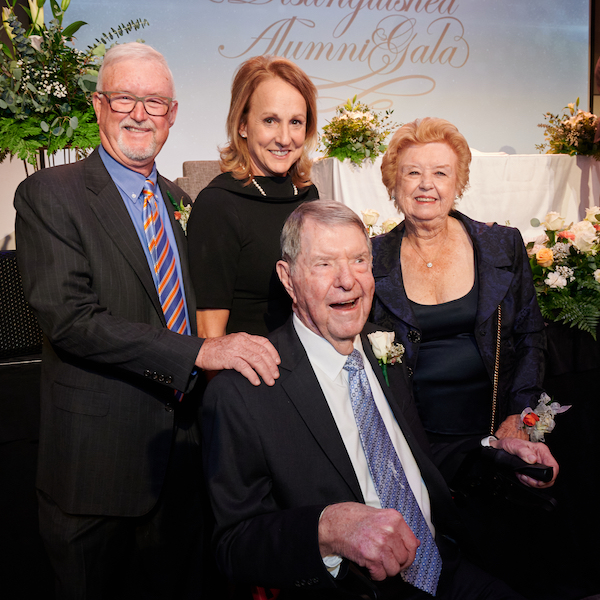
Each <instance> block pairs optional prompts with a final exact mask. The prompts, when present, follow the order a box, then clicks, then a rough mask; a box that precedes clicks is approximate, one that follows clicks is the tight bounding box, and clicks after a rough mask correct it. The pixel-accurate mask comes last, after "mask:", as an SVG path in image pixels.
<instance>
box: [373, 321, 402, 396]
mask: <svg viewBox="0 0 600 600" xmlns="http://www.w3.org/2000/svg"><path fill="white" fill-rule="evenodd" d="M367 337H368V338H369V342H371V348H373V354H374V355H375V358H376V359H377V362H378V363H379V365H380V366H381V371H382V372H383V377H384V378H385V382H386V383H387V384H388V387H389V385H390V382H389V379H388V374H387V366H388V365H395V364H396V363H401V362H402V357H403V356H404V346H403V345H402V344H398V343H394V338H395V337H396V334H395V333H394V332H393V331H375V332H373V333H369V334H368V335H367Z"/></svg>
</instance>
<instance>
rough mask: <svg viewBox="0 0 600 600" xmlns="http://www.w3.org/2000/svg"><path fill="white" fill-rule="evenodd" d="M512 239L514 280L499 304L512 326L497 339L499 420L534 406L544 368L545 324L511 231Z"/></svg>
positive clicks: (518, 242) (522, 254)
mask: <svg viewBox="0 0 600 600" xmlns="http://www.w3.org/2000/svg"><path fill="white" fill-rule="evenodd" d="M513 235H514V269H515V280H514V285H513V286H512V287H511V289H510V291H509V294H507V296H506V298H505V300H504V301H503V302H502V310H503V311H504V310H505V309H506V312H507V313H508V314H509V316H511V324H512V331H508V332H505V331H504V327H503V328H502V333H503V335H502V338H501V352H500V378H501V379H504V380H505V382H506V383H505V384H504V385H502V387H501V389H506V392H505V393H506V395H507V398H506V399H505V401H504V404H505V406H504V407H503V408H504V414H503V415H501V416H502V417H503V418H504V417H506V416H507V415H509V414H517V413H521V411H522V410H523V409H524V408H526V407H527V406H532V407H535V406H536V405H537V401H538V400H539V398H540V395H541V394H542V392H543V388H542V384H543V381H544V372H545V365H546V356H545V353H546V332H545V324H544V319H543V318H542V314H541V312H540V308H539V306H538V303H537V298H536V293H535V287H534V285H533V277H532V274H531V267H530V266H529V259H528V257H527V251H526V250H525V246H524V244H523V240H522V238H521V235H520V234H519V232H518V231H516V230H515V231H514V232H513ZM503 318H504V317H503ZM503 362H504V363H505V364H504V365H503Z"/></svg>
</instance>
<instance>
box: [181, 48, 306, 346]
mask: <svg viewBox="0 0 600 600" xmlns="http://www.w3.org/2000/svg"><path fill="white" fill-rule="evenodd" d="M227 133H228V136H229V142H228V144H227V145H226V146H225V147H224V148H222V150H221V169H222V170H223V171H224V172H223V173H222V174H221V175H219V176H218V177H216V178H215V179H214V180H213V181H212V182H211V183H210V184H209V185H208V186H207V187H206V188H205V189H204V190H202V191H201V192H200V194H199V195H198V198H197V199H196V202H195V203H194V208H193V210H192V213H191V215H190V220H189V223H188V242H189V244H188V247H189V253H190V268H191V272H192V280H193V283H194V288H195V292H196V304H197V309H198V310H197V318H198V335H199V336H200V337H217V336H221V335H225V334H226V333H234V332H239V331H245V332H247V333H251V334H255V335H266V334H267V333H268V332H269V331H272V330H273V329H276V328H277V327H279V326H280V325H282V324H283V323H284V322H285V321H286V319H287V318H288V316H289V314H290V312H291V301H290V299H289V297H288V295H287V294H286V292H285V290H284V289H283V286H282V285H281V283H280V282H279V279H278V278H277V275H276V273H275V263H276V262H277V260H279V258H280V251H279V234H280V232H281V229H282V227H283V224H284V222H285V220H286V219H287V217H288V216H289V215H290V213H291V212H292V211H293V210H294V209H295V208H296V207H297V206H298V205H299V204H301V203H302V202H305V201H307V200H314V199H317V198H318V192H317V189H316V187H315V186H314V185H312V184H311V182H310V168H311V160H310V158H309V152H310V151H311V150H312V149H313V148H314V146H315V144H316V141H317V117H316V88H315V86H314V85H313V83H312V82H311V81H310V79H309V78H308V76H307V75H306V74H305V73H304V72H303V71H302V70H301V69H300V68H298V67H297V66H296V65H295V64H294V63H292V62H291V61H289V60H286V59H283V58H278V57H271V56H257V57H254V58H251V59H249V60H247V61H246V62H245V63H243V64H242V65H241V66H240V67H239V69H238V71H237V73H236V75H235V77H234V80H233V85H232V88H231V105H230V108H229V115H228V117H227Z"/></svg>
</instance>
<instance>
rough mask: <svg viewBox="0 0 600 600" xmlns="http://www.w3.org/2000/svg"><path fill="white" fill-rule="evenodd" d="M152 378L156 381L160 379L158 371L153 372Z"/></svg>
mask: <svg viewBox="0 0 600 600" xmlns="http://www.w3.org/2000/svg"><path fill="white" fill-rule="evenodd" d="M151 377H152V379H154V381H156V380H157V379H158V373H157V372H156V371H153V372H152V376H151Z"/></svg>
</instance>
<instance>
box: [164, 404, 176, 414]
mask: <svg viewBox="0 0 600 600" xmlns="http://www.w3.org/2000/svg"><path fill="white" fill-rule="evenodd" d="M165 410H166V411H167V412H173V411H174V410H175V409H174V408H173V405H172V404H165Z"/></svg>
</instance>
